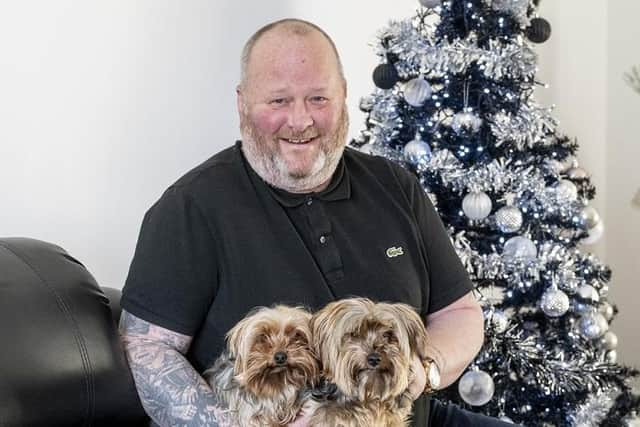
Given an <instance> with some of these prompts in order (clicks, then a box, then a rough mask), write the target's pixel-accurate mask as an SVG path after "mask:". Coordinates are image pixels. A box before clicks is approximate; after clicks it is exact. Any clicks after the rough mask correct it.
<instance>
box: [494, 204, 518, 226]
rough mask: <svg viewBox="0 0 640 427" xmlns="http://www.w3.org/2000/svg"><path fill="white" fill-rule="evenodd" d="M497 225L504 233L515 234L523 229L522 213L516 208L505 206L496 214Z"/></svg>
mask: <svg viewBox="0 0 640 427" xmlns="http://www.w3.org/2000/svg"><path fill="white" fill-rule="evenodd" d="M495 217H496V225H497V226H498V229H499V230H500V231H502V232H503V233H515V232H516V231H518V230H520V227H522V212H520V209H518V208H517V207H515V206H504V207H502V208H500V209H498V212H496V214H495Z"/></svg>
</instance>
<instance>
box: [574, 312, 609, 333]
mask: <svg viewBox="0 0 640 427" xmlns="http://www.w3.org/2000/svg"><path fill="white" fill-rule="evenodd" d="M607 329H609V324H608V323H607V319H605V318H604V316H603V315H602V314H600V313H594V312H590V313H585V314H583V315H582V316H581V317H580V319H579V320H578V331H580V334H581V335H582V336H583V337H585V338H589V339H595V338H599V337H601V336H602V335H603V334H604V333H605V332H607Z"/></svg>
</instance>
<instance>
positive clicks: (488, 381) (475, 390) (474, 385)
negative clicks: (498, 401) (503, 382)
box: [458, 371, 495, 406]
mask: <svg viewBox="0 0 640 427" xmlns="http://www.w3.org/2000/svg"><path fill="white" fill-rule="evenodd" d="M494 392H495V384H494V383H493V378H491V375H489V374H487V373H486V372H484V371H469V372H467V373H466V374H464V375H463V376H462V378H460V381H459V382H458V393H460V397H462V400H464V401H465V402H467V403H468V404H469V405H472V406H482V405H485V404H487V403H488V402H489V401H490V400H491V398H492V397H493V393H494Z"/></svg>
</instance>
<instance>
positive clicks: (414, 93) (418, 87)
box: [403, 77, 431, 107]
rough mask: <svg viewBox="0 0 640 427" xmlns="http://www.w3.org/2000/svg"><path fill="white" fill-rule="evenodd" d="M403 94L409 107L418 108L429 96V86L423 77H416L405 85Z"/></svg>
mask: <svg viewBox="0 0 640 427" xmlns="http://www.w3.org/2000/svg"><path fill="white" fill-rule="evenodd" d="M403 93H404V99H405V100H406V101H407V103H408V104H409V105H412V106H414V107H420V106H422V104H424V103H425V101H426V100H427V99H429V97H430V96H431V85H430V84H429V83H428V82H427V81H426V80H425V79H424V78H423V77H416V78H415V79H411V80H409V81H408V82H407V83H405V85H404V90H403Z"/></svg>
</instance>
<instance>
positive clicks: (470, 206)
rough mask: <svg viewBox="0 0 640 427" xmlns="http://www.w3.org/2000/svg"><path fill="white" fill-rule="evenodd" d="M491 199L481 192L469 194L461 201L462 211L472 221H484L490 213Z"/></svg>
mask: <svg viewBox="0 0 640 427" xmlns="http://www.w3.org/2000/svg"><path fill="white" fill-rule="evenodd" d="M492 206H493V203H492V202H491V197H489V196H488V195H487V193H485V192H483V191H478V192H473V193H469V194H467V195H466V196H464V199H462V211H463V212H464V214H465V215H466V216H467V217H468V218H470V219H473V220H480V219H485V218H486V217H488V216H489V214H490V213H491V208H492Z"/></svg>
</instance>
